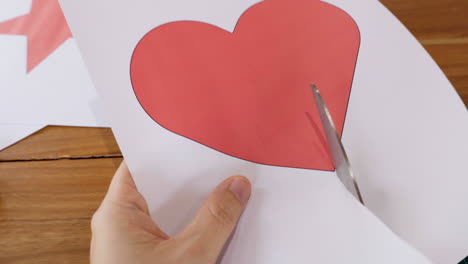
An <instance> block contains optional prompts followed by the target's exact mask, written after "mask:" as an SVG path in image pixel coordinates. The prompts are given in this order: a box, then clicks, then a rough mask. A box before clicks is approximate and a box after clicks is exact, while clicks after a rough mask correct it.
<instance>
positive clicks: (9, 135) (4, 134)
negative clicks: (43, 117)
mask: <svg viewBox="0 0 468 264" xmlns="http://www.w3.org/2000/svg"><path fill="white" fill-rule="evenodd" d="M44 127H45V125H19V124H0V151H1V150H3V149H5V148H7V147H9V146H11V145H13V144H15V143H16V142H18V141H20V140H22V139H23V138H25V137H27V136H29V135H31V134H32V133H35V132H36V131H39V130H41V129H42V128H44Z"/></svg>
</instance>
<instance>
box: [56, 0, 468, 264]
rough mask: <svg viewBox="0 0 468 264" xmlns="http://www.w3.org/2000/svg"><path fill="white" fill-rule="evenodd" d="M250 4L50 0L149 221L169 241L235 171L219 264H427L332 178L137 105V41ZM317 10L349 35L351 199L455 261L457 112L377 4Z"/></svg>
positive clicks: (467, 248)
mask: <svg viewBox="0 0 468 264" xmlns="http://www.w3.org/2000/svg"><path fill="white" fill-rule="evenodd" d="M256 2H257V1H254V0H243V1H239V0H236V1H230V0H225V1H219V0H216V1H215V0H203V1H188V0H173V1H155V0H152V1H150V0H140V1H118V2H116V1H110V0H102V1H92V0H81V1H72V0H61V3H62V7H63V8H64V11H65V14H66V16H67V18H68V21H69V23H70V25H71V28H72V31H73V33H74V35H75V36H76V38H77V41H78V44H79V46H80V49H81V51H82V54H83V56H84V59H85V61H86V63H87V66H88V68H89V70H90V73H91V76H92V78H93V81H94V83H95V85H96V86H97V88H98V90H99V93H100V94H101V96H102V98H103V99H104V100H103V102H104V104H105V107H106V108H107V110H108V111H109V113H112V116H110V119H111V124H112V126H113V128H114V133H115V134H116V137H117V139H118V141H119V144H120V146H121V149H122V151H123V153H124V154H125V156H126V158H127V162H128V164H129V166H130V168H131V170H132V172H133V174H134V177H135V179H136V183H137V185H138V187H139V189H140V191H141V192H142V193H143V194H144V196H145V197H146V199H147V200H148V202H149V205H150V207H151V211H152V213H153V216H154V217H155V219H156V220H157V221H158V223H159V224H160V225H161V226H162V227H163V228H164V229H165V230H166V231H167V232H169V233H170V234H174V233H175V232H177V231H179V230H180V229H181V228H182V227H183V226H184V225H185V224H187V223H188V222H189V221H190V218H191V217H192V216H193V215H194V213H195V212H196V210H197V209H198V207H199V206H200V205H201V203H202V201H203V198H204V197H205V195H206V194H207V193H208V192H209V191H210V190H211V189H212V188H213V187H214V186H215V185H216V184H217V183H218V182H220V181H221V180H222V179H223V178H224V177H226V176H228V175H232V174H245V175H247V176H249V177H250V178H251V179H252V181H253V182H254V193H253V196H252V200H251V202H250V205H249V207H248V208H247V211H246V212H245V215H244V216H243V219H242V221H241V223H240V226H239V230H238V232H237V233H236V235H235V237H234V239H233V242H232V244H231V246H230V248H229V250H228V252H227V255H226V257H225V259H224V263H285V262H288V263H289V262H292V263H343V262H352V263H428V262H429V261H428V260H427V259H425V258H424V257H423V256H422V255H420V254H419V253H418V252H417V251H415V250H413V249H412V248H411V246H409V245H407V244H406V243H405V242H403V241H402V240H400V239H399V238H398V237H397V236H395V235H394V234H393V233H392V232H391V231H390V230H389V229H388V228H387V227H386V226H385V225H383V224H382V223H381V222H379V221H378V220H377V219H376V217H374V215H373V214H371V213H370V212H369V211H368V210H366V209H364V208H363V207H361V206H360V205H359V204H358V203H357V202H356V201H355V200H354V199H353V198H352V196H351V195H350V194H349V193H347V192H346V190H345V189H344V187H343V186H342V185H341V184H340V182H339V181H338V180H337V178H336V177H335V176H334V174H333V173H330V172H320V171H306V170H298V169H288V168H277V167H268V166H263V165H258V164H253V163H250V162H246V161H243V160H240V159H236V158H232V157H230V156H227V155H224V154H221V153H219V152H217V151H214V150H212V149H209V148H207V147H204V146H202V145H200V144H197V143H195V142H193V141H190V140H188V139H186V138H183V137H181V136H178V135H176V134H173V133H171V132H169V131H168V130H165V129H163V128H162V127H160V126H159V125H157V124H156V123H155V122H154V121H153V120H152V119H151V118H149V117H148V115H147V114H146V113H145V112H144V110H143V109H142V108H141V107H140V105H139V103H138V101H137V99H136V98H135V95H134V93H133V90H132V85H131V82H130V76H129V63H130V59H131V56H132V52H133V50H134V47H135V45H136V44H137V43H138V41H139V40H140V39H141V38H142V36H143V35H144V34H146V33H147V32H148V31H149V30H151V29H152V28H154V27H156V26H158V25H161V24H164V23H167V22H171V21H177V20H195V21H203V22H206V23H211V24H214V25H217V26H219V27H222V28H224V29H226V30H229V31H232V30H233V28H234V26H235V24H236V22H237V20H238V18H239V16H240V15H241V14H242V13H243V12H244V11H245V10H246V9H247V8H248V7H250V6H251V5H252V4H254V3H256ZM328 2H329V3H332V4H334V5H336V6H338V7H340V8H342V9H343V10H345V11H346V12H347V13H348V14H350V15H351V16H352V17H353V18H354V20H355V21H356V23H357V24H358V27H359V30H360V32H361V47H360V51H359V57H358V64H357V68H356V73H355V77H354V82H353V90H352V93H351V99H350V105H349V108H348V114H347V121H346V124H345V128H344V134H343V141H344V144H345V147H346V149H347V150H348V152H349V153H348V154H349V156H350V159H351V162H352V164H353V165H354V169H355V173H356V175H357V177H358V181H359V183H360V185H361V189H362V192H363V196H364V200H365V201H366V202H367V205H368V207H369V209H370V210H371V211H372V212H373V213H374V214H375V215H377V216H378V217H379V218H380V219H381V220H382V221H383V222H384V223H385V224H386V225H387V226H388V227H389V228H390V229H391V230H393V231H394V232H395V233H397V234H398V235H399V236H400V237H402V238H403V239H404V240H406V241H408V242H409V243H410V244H411V245H412V246H414V247H416V248H417V249H419V250H420V251H422V252H423V254H425V255H426V256H428V257H429V258H430V259H431V260H432V261H434V262H435V263H457V262H458V261H460V260H461V259H463V257H465V256H466V254H467V253H468V228H466V223H465V222H466V221H465V219H467V218H468V203H466V202H465V198H464V196H466V190H465V189H466V188H465V186H466V185H467V183H468V178H467V177H466V175H467V174H466V168H465V166H464V162H465V161H466V157H468V140H467V139H466V135H467V134H468V122H467V121H468V113H467V111H466V109H465V107H464V106H463V104H462V102H461V100H460V98H459V97H458V96H457V94H456V92H455V90H454V89H453V87H452V86H451V85H450V83H449V82H448V80H447V78H446V77H445V76H444V75H443V73H442V72H441V70H440V69H439V68H438V67H437V65H436V64H435V63H434V62H433V60H432V59H431V58H430V57H429V55H428V54H427V52H425V51H424V49H423V48H422V47H421V45H420V44H419V43H418V42H417V41H416V39H414V37H412V36H411V34H410V33H409V32H408V31H407V30H406V29H405V28H404V27H403V26H402V25H401V23H400V22H398V20H397V19H395V17H393V16H392V15H391V13H390V12H388V10H386V9H385V8H384V7H383V6H382V5H381V4H380V3H379V2H377V1H372V0H359V1H345V0H330V1H328ZM110 7H112V8H110ZM83 17H86V19H83ZM122 106H125V107H122Z"/></svg>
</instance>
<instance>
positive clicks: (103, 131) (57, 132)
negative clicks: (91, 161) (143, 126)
mask: <svg viewBox="0 0 468 264" xmlns="http://www.w3.org/2000/svg"><path fill="white" fill-rule="evenodd" d="M121 156H122V154H121V153H120V149H119V146H118V145H117V143H116V141H115V138H114V135H113V134H112V130H111V129H109V128H86V127H60V126H49V127H46V128H44V129H42V130H40V131H38V132H37V133H35V134H34V135H32V136H30V137H28V138H26V139H24V140H23V141H21V144H16V145H13V146H11V147H9V148H7V149H5V150H3V151H0V161H15V160H49V159H50V160H54V159H64V158H93V157H121Z"/></svg>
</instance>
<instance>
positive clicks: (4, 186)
mask: <svg viewBox="0 0 468 264" xmlns="http://www.w3.org/2000/svg"><path fill="white" fill-rule="evenodd" d="M376 1H377V0H376ZM382 2H383V3H384V4H385V5H386V6H387V7H388V8H389V9H390V10H391V11H392V12H393V13H394V14H395V15H396V16H397V17H398V18H400V19H401V21H402V22H403V23H404V24H405V25H406V26H407V27H408V28H409V29H410V30H411V32H412V33H414V35H415V36H416V37H417V38H418V40H419V41H420V42H421V43H422V44H423V45H424V47H425V48H426V49H427V50H428V51H429V53H430V54H431V55H432V56H433V57H434V59H435V60H436V61H437V63H438V64H439V65H440V66H441V67H442V69H443V71H444V72H445V73H446V74H447V76H448V77H449V79H450V81H451V82H452V83H453V85H454V86H455V87H456V89H457V91H458V92H459V94H460V95H461V97H462V98H463V100H464V102H465V104H467V105H468V19H466V15H467V14H468V1H466V0H443V1H441V0H383V1H382ZM121 161H122V155H121V153H120V150H119V147H118V146H117V143H116V142H115V139H114V136H113V134H112V132H111V130H110V129H107V128H76V127H75V128H74V127H47V128H45V129H43V130H41V131H39V132H38V133H36V134H34V135H33V136H31V137H29V138H27V139H25V140H23V141H22V142H20V143H18V144H16V145H14V146H12V147H10V148H8V149H6V150H4V151H2V152H0V263H2V264H13V263H14V264H20V263H47V264H53V263H74V264H75V263H88V262H89V261H88V250H89V239H90V229H89V224H90V219H91V216H92V214H93V212H94V210H95V209H96V208H97V207H98V205H99V203H100V201H101V199H102V198H103V196H104V194H105V191H106V189H107V186H108V184H109V182H110V180H111V177H112V175H113V173H114V171H115V169H116V168H117V166H118V165H119V163H120V162H121ZM467 254H468V252H467Z"/></svg>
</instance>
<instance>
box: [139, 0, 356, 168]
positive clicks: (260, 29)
mask: <svg viewBox="0 0 468 264" xmlns="http://www.w3.org/2000/svg"><path fill="white" fill-rule="evenodd" d="M359 43H360V34H359V29H358V28H357V25H356V23H355V22H354V21H353V19H352V18H351V17H350V16H349V15H347V14H346V13H345V12H344V11H342V10H340V9H338V8H337V7H335V6H332V5H330V4H327V3H324V2H321V1H318V0H266V1H263V2H261V3H259V4H256V5H254V6H253V7H251V8H250V9H248V10H247V11H246V13H244V14H243V15H242V17H241V18H240V20H239V21H238V24H237V26H236V29H235V31H234V33H230V32H227V31H225V30H223V29H221V28H218V27H215V26H213V25H209V24H205V23H200V22H192V21H179V22H173V23H169V24H165V25H162V26H159V27H157V28H155V29H153V30H152V31H151V32H149V33H148V34H147V35H146V36H144V37H143V39H142V40H141V41H140V42H139V44H138V45H137V47H136V48H135V51H134V54H133V57H132V61H131V79H132V84H133V88H134V91H135V94H136V96H137V98H138V100H139V102H140V104H141V105H142V107H143V108H144V109H145V111H146V112H147V113H148V114H149V115H150V116H151V118H153V119H154V120H155V121H156V122H157V123H158V124H160V125H161V126H163V127H164V128H166V129H168V130H170V131H172V132H174V133H177V134H179V135H181V136H184V137H187V138H189V139H192V140H194V141H196V142H199V143H201V144H203V145H206V146H208V147H210V148H213V149H216V150H218V151H221V152H223V153H225V154H228V155H231V156H234V157H237V158H241V159H244V160H248V161H252V162H256V163H260V164H267V165H274V166H284V167H294V168H306V169H317V170H333V163H332V161H331V159H330V156H329V155H328V151H327V148H326V143H325V142H326V140H325V139H324V135H323V131H322V125H321V122H320V118H319V115H318V112H317V110H316V108H315V103H314V99H313V95H312V92H311V89H310V86H309V85H310V84H311V83H315V84H317V85H318V87H319V88H320V90H321V93H322V95H323V97H324V99H325V101H326V102H327V104H328V106H329V108H330V112H331V114H332V116H333V117H334V119H335V122H336V123H337V126H338V130H339V131H342V129H343V125H344V120H345V115H346V109H347V105H348V98H349V94H350V90H351V84H352V80H353V75H354V68H355V64H356V60H357V54H358V49H359ZM188 158H189V157H188Z"/></svg>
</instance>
